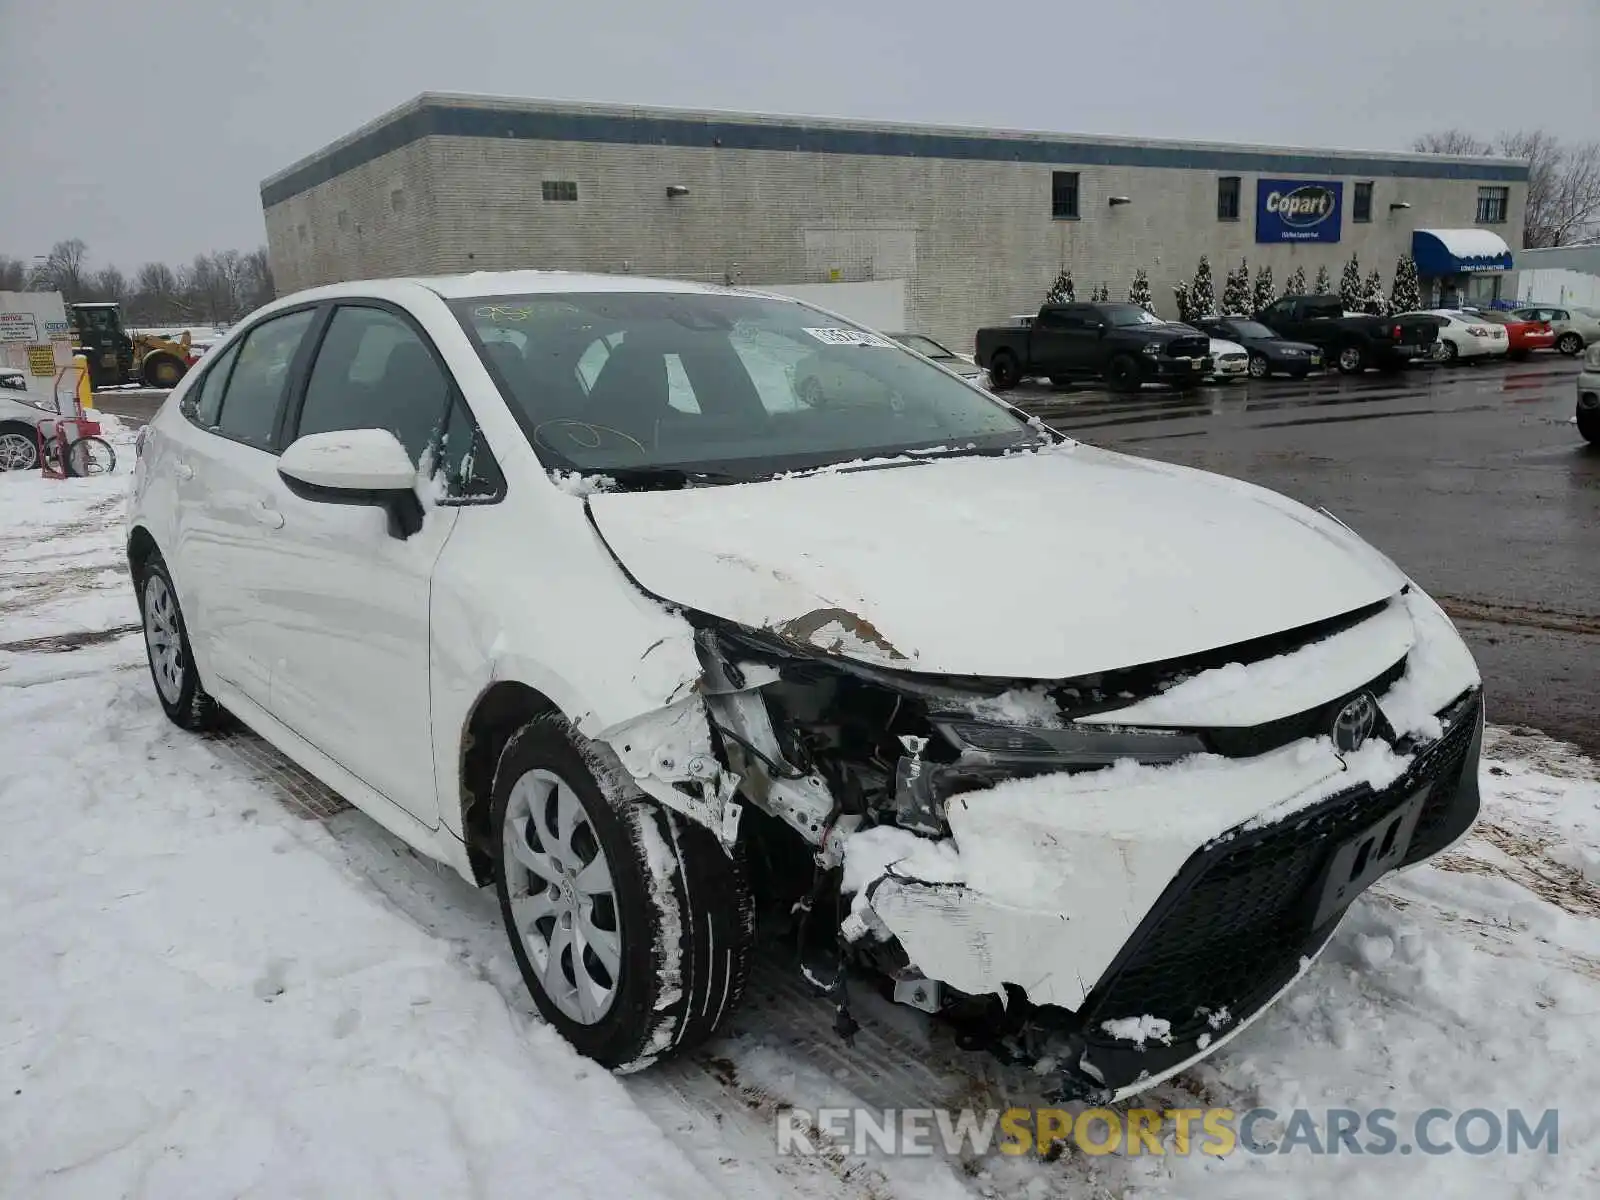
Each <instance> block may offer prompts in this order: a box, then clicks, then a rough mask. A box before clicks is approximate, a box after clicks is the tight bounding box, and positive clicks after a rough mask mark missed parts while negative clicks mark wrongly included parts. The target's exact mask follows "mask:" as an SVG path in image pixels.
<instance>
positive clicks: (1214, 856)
mask: <svg viewBox="0 0 1600 1200" xmlns="http://www.w3.org/2000/svg"><path fill="white" fill-rule="evenodd" d="M1479 704H1480V699H1479V697H1478V695H1477V693H1474V694H1473V695H1472V696H1470V697H1469V698H1467V699H1466V700H1465V701H1464V702H1462V703H1461V704H1459V705H1458V706H1457V707H1456V710H1455V714H1454V716H1455V719H1454V721H1453V723H1452V724H1451V726H1450V728H1449V730H1448V731H1447V732H1446V734H1445V736H1444V737H1443V738H1441V739H1440V740H1439V741H1438V742H1436V743H1435V744H1434V745H1432V746H1431V747H1429V748H1427V749H1426V750H1425V751H1424V752H1423V753H1422V755H1421V756H1420V757H1419V758H1418V760H1417V762H1416V763H1415V764H1414V765H1413V767H1412V769H1411V771H1410V772H1409V773H1408V774H1407V775H1406V777H1405V778H1404V779H1402V780H1400V781H1398V782H1397V783H1395V784H1394V785H1392V786H1391V787H1388V788H1386V789H1384V790H1383V791H1381V792H1375V791H1373V790H1372V789H1371V788H1369V787H1367V786H1365V785H1362V786H1361V787H1359V788H1354V789H1351V790H1350V791H1348V792H1344V793H1341V794H1339V795H1337V796H1334V797H1331V798H1330V799H1328V800H1325V801H1323V802H1322V803H1320V804H1317V805H1315V806H1313V807H1311V808H1309V809H1307V810H1305V811H1304V812H1301V813H1297V814H1296V815H1294V816H1293V817H1291V818H1289V819H1287V820H1285V821H1282V822H1280V823H1278V824H1276V825H1271V826H1268V827H1266V828H1262V829H1245V828H1240V829H1235V830H1232V831H1230V832H1229V833H1226V834H1224V835H1223V836H1222V837H1220V838H1218V839H1217V840H1216V841H1214V842H1212V843H1210V844H1209V845H1207V846H1205V847H1203V848H1201V849H1200V850H1198V851H1196V853H1195V854H1194V856H1193V857H1192V858H1191V859H1190V860H1189V862H1188V863H1187V864H1185V866H1184V869H1183V870H1182V871H1181V872H1180V873H1179V875H1178V878H1177V879H1175V880H1174V881H1173V883H1172V884H1171V885H1170V886H1169V887H1168V889H1167V891H1166V893H1165V894H1164V895H1163V896H1162V898H1161V900H1159V901H1158V902H1157V904H1156V906H1155V908H1154V909H1152V911H1151V914H1150V916H1149V917H1147V918H1146V920H1145V924H1144V926H1143V927H1142V928H1141V930H1140V931H1139V932H1138V933H1136V934H1135V935H1134V937H1133V938H1132V939H1130V940H1129V943H1128V945H1127V946H1126V947H1124V949H1123V951H1122V953H1121V955H1119V957H1118V960H1117V961H1116V962H1115V963H1113V964H1112V966H1111V968H1110V969H1109V970H1108V971H1107V972H1106V974H1105V976H1104V977H1102V979H1101V980H1100V982H1099V983H1098V984H1097V985H1096V986H1095V989H1094V991H1093V992H1092V993H1091V995H1090V996H1089V999H1088V1001H1087V1002H1086V1004H1085V1007H1084V1010H1083V1013H1082V1017H1083V1022H1084V1024H1083V1029H1084V1037H1085V1042H1086V1044H1087V1050H1088V1057H1089V1059H1090V1061H1091V1062H1092V1063H1093V1064H1094V1065H1095V1066H1096V1068H1097V1069H1098V1070H1099V1071H1100V1072H1101V1073H1102V1075H1103V1076H1104V1077H1105V1080H1106V1082H1107V1083H1108V1084H1109V1085H1111V1086H1121V1085H1122V1084H1125V1083H1128V1082H1131V1081H1132V1080H1133V1079H1134V1078H1135V1077H1137V1075H1138V1074H1139V1072H1141V1071H1149V1072H1151V1073H1152V1074H1153V1073H1155V1072H1157V1071H1159V1070H1161V1069H1163V1067H1164V1066H1167V1065H1170V1064H1171V1063H1176V1062H1179V1061H1181V1060H1183V1059H1185V1058H1187V1057H1189V1056H1190V1055H1192V1054H1193V1053H1195V1051H1196V1048H1197V1046H1196V1042H1197V1039H1198V1038H1200V1037H1201V1036H1205V1035H1209V1036H1212V1037H1215V1036H1220V1033H1222V1032H1226V1031H1227V1030H1228V1029H1231V1028H1232V1027H1233V1026H1234V1025H1235V1024H1236V1023H1238V1022H1239V1021H1241V1020H1243V1019H1245V1018H1246V1017H1248V1016H1249V1015H1250V1014H1251V1013H1253V1012H1255V1011H1256V1010H1257V1009H1258V1008H1260V1007H1261V1006H1262V1005H1263V1004H1265V1003H1266V1002H1267V1001H1268V1000H1270V999H1271V998H1272V997H1273V995H1274V994H1276V993H1277V992H1278V991H1279V989H1281V988H1282V987H1283V986H1284V985H1285V984H1287V983H1288V982H1289V981H1290V980H1291V979H1292V978H1293V977H1294V975H1295V972H1296V971H1297V970H1298V969H1299V966H1300V961H1301V959H1302V957H1304V956H1306V955H1308V954H1311V953H1314V952H1315V951H1316V949H1317V948H1318V947H1320V946H1321V944H1322V943H1323V942H1324V941H1325V940H1326V939H1327V937H1328V936H1329V934H1330V933H1331V932H1332V930H1333V928H1334V926H1335V925H1336V924H1337V923H1338V915H1336V916H1334V917H1333V918H1332V919H1330V920H1327V921H1325V922H1324V923H1323V925H1322V926H1321V927H1314V926H1313V921H1314V920H1315V915H1316V911H1315V910H1316V903H1317V899H1318V894H1317V893H1318V887H1317V885H1318V883H1319V882H1320V880H1321V878H1322V874H1323V870H1324V868H1325V866H1326V864H1327V862H1328V859H1329V856H1330V855H1331V854H1333V852H1334V851H1336V850H1337V849H1338V848H1339V846H1340V845H1341V844H1342V843H1343V842H1344V841H1345V840H1346V839H1347V838H1351V837H1354V836H1356V835H1357V834H1360V833H1362V832H1364V831H1365V830H1367V829H1369V828H1371V827H1372V826H1373V825H1374V824H1376V823H1377V822H1378V821H1380V820H1381V819H1382V818H1383V817H1384V816H1385V815H1386V814H1387V813H1389V812H1392V811H1393V810H1394V809H1396V808H1397V807H1398V806H1400V805H1401V804H1403V803H1404V802H1405V801H1406V800H1407V799H1409V798H1410V797H1412V796H1414V795H1416V793H1417V791H1418V790H1419V789H1421V788H1422V787H1424V786H1427V785H1430V784H1431V785H1433V786H1432V790H1431V791H1430V792H1429V799H1428V801H1427V803H1426V807H1424V809H1423V811H1422V813H1421V815H1420V816H1419V819H1418V825H1417V827H1416V830H1415V832H1414V834H1413V843H1412V845H1413V849H1412V851H1411V852H1409V853H1408V856H1407V861H1408V862H1409V861H1415V860H1416V859H1418V858H1423V857H1426V855H1427V854H1429V853H1432V852H1433V851H1434V850H1436V849H1438V845H1435V844H1431V843H1430V842H1429V839H1430V838H1432V839H1434V840H1435V841H1437V838H1438V836H1439V834H1440V833H1441V832H1442V831H1444V830H1446V829H1453V830H1455V831H1456V832H1459V831H1460V830H1461V829H1464V828H1465V827H1466V825H1467V824H1468V823H1470V821H1471V819H1472V816H1473V815H1475V813H1476V810H1477V792H1476V788H1473V789H1470V791H1469V790H1468V789H1465V788H1463V787H1461V786H1460V784H1461V777H1462V771H1463V769H1464V768H1465V766H1466V760H1467V758H1468V756H1469V751H1470V749H1471V747H1472V745H1473V741H1474V738H1475V737H1476V735H1477V730H1478V708H1479ZM1463 797H1467V798H1468V799H1466V800H1464V799H1463ZM1463 809H1470V811H1466V812H1465V814H1464V815H1463ZM1450 836H1451V837H1454V836H1455V834H1454V833H1451V835H1450ZM1430 845H1431V848H1429V847H1430ZM1224 1013H1225V1014H1226V1016H1225V1017H1224V1016H1222V1015H1221V1014H1224ZM1144 1014H1149V1015H1152V1016H1157V1017H1162V1018H1164V1019H1166V1020H1167V1021H1169V1022H1170V1023H1171V1044H1170V1046H1166V1045H1157V1044H1155V1043H1148V1044H1147V1047H1146V1049H1145V1050H1143V1051H1140V1050H1137V1049H1136V1048H1135V1047H1133V1046H1132V1045H1131V1044H1130V1043H1128V1042H1124V1041H1118V1040H1117V1039H1114V1038H1112V1037H1110V1036H1109V1035H1107V1034H1106V1033H1105V1032H1104V1031H1103V1030H1102V1029H1101V1028H1100V1025H1101V1022H1103V1021H1108V1020H1114V1019H1119V1018H1124V1017H1129V1016H1140V1015H1144ZM1213 1020H1215V1021H1216V1025H1215V1027H1214V1026H1213V1024H1212V1021H1213Z"/></svg>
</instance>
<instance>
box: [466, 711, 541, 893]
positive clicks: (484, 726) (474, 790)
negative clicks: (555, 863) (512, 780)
mask: <svg viewBox="0 0 1600 1200" xmlns="http://www.w3.org/2000/svg"><path fill="white" fill-rule="evenodd" d="M559 711H560V709H559V708H558V707H557V706H556V705H555V704H553V703H551V701H550V699H549V698H548V697H547V696H545V695H543V694H542V693H540V692H536V691H535V690H534V689H533V688H531V687H528V686H527V685H526V684H522V683H514V682H510V681H502V682H499V683H495V684H492V685H490V687H489V689H488V690H487V691H486V692H484V693H483V695H482V696H480V697H478V703H477V704H476V705H475V706H474V707H473V710H472V715H471V716H470V717H469V718H467V727H466V730H465V731H464V732H463V733H462V735H461V831H462V833H463V834H465V835H466V840H467V857H468V858H469V859H470V860H471V863H472V874H473V877H474V878H475V879H476V880H477V882H478V885H479V886H480V887H481V886H483V885H485V884H487V883H489V882H491V881H492V880H493V879H494V855H493V853H492V852H491V849H490V847H491V846H492V845H493V839H492V837H491V836H490V829H489V807H490V803H491V800H492V792H493V788H494V768H495V764H496V763H497V762H499V761H500V751H501V750H502V749H503V748H504V747H505V744H506V741H507V740H508V739H509V738H510V737H511V735H512V734H513V733H515V732H516V731H517V730H519V729H521V728H522V727H523V726H524V725H526V724H527V723H528V722H529V721H531V720H533V718H534V717H537V716H539V715H540V714H541V713H549V712H559Z"/></svg>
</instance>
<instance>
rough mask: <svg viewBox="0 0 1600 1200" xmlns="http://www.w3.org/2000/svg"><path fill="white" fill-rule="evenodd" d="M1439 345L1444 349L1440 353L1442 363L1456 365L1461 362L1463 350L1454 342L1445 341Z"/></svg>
mask: <svg viewBox="0 0 1600 1200" xmlns="http://www.w3.org/2000/svg"><path fill="white" fill-rule="evenodd" d="M1439 344H1440V345H1441V346H1443V347H1444V349H1443V350H1441V351H1440V352H1439V358H1440V360H1441V361H1443V362H1447V363H1455V362H1459V361H1460V360H1461V348H1460V347H1459V346H1457V345H1456V344H1455V343H1454V342H1450V341H1444V342H1440V343H1439Z"/></svg>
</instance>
